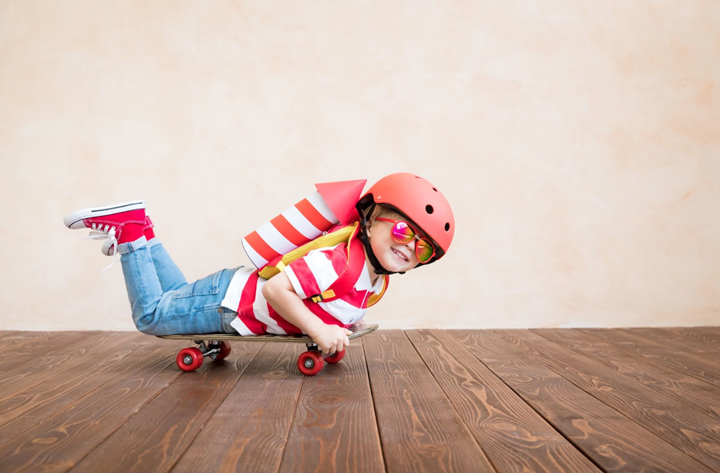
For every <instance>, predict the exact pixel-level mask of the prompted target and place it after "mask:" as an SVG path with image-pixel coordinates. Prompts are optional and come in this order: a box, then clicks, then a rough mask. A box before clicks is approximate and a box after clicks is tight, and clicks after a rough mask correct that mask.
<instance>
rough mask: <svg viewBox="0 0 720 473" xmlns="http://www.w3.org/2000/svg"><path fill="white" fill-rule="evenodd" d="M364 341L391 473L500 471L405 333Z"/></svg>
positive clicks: (386, 333)
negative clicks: (495, 469) (478, 443)
mask: <svg viewBox="0 0 720 473" xmlns="http://www.w3.org/2000/svg"><path fill="white" fill-rule="evenodd" d="M364 342H365V353H366V357H367V364H368V370H369V372H370V380H371V387H372V391H373V397H374V399H375V411H376V415H377V419H378V424H379V430H380V438H381V442H382V447H383V452H384V455H385V465H386V468H387V470H388V471H390V472H402V471H407V472H425V471H426V472H433V473H437V472H445V471H454V472H458V471H467V472H474V473H477V472H491V471H494V470H493V468H492V466H491V465H490V462H489V461H488V460H487V458H486V457H485V455H484V453H483V452H482V450H481V449H480V447H479V446H478V445H477V443H476V442H475V440H474V438H473V436H472V434H471V433H470V431H469V430H468V428H467V427H466V426H465V424H464V423H463V422H462V419H461V418H460V417H459V416H458V414H457V413H456V412H455V410H454V409H453V407H452V404H451V403H450V401H449V400H448V399H447V397H446V396H445V394H444V393H443V391H442V389H441V388H440V386H438V384H437V383H436V382H435V379H434V378H433V377H432V374H430V373H429V372H428V370H427V367H426V366H425V364H424V363H423V361H422V359H421V358H420V356H419V355H418V354H417V352H416V351H415V349H414V348H413V346H412V344H411V343H410V341H409V340H408V339H407V337H406V336H405V335H404V334H403V332H401V331H380V332H375V333H374V334H371V335H368V336H367V337H365V339H364Z"/></svg>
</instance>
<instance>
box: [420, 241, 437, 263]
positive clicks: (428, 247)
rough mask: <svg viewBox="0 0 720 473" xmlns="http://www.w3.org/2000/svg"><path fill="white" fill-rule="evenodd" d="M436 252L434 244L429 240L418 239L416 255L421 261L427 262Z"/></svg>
mask: <svg viewBox="0 0 720 473" xmlns="http://www.w3.org/2000/svg"><path fill="white" fill-rule="evenodd" d="M433 253H435V251H434V249H433V246H432V244H431V243H430V242H429V241H427V240H418V242H417V243H416V244H415V255H416V256H417V259H418V261H420V262H421V263H427V262H428V261H430V259H431V258H432V257H433Z"/></svg>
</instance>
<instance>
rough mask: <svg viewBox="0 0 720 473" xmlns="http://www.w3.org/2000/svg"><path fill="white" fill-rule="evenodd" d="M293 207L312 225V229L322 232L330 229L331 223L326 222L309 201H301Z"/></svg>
mask: <svg viewBox="0 0 720 473" xmlns="http://www.w3.org/2000/svg"><path fill="white" fill-rule="evenodd" d="M295 207H297V209H298V210H299V211H300V213H301V214H303V216H304V217H305V218H306V219H308V221H309V222H310V223H312V225H313V227H315V228H317V229H318V230H320V231H323V230H322V229H328V228H330V227H332V222H330V221H328V219H326V218H325V217H324V216H323V214H322V213H320V211H318V209H316V208H315V207H314V206H313V204H311V203H310V201H309V200H307V199H303V200H301V201H300V202H298V203H297V204H295Z"/></svg>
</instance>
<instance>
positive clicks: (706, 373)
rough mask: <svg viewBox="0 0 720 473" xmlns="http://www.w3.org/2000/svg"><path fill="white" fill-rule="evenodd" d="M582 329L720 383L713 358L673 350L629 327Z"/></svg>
mask: <svg viewBox="0 0 720 473" xmlns="http://www.w3.org/2000/svg"><path fill="white" fill-rule="evenodd" d="M580 330H581V331H583V332H586V333H588V334H590V335H593V336H595V337H597V338H599V339H600V340H603V341H605V342H607V343H610V344H613V345H616V346H618V347H622V348H624V349H626V350H630V352H631V353H634V354H635V355H638V356H642V357H645V358H648V359H650V360H653V361H656V362H658V363H661V364H663V365H665V366H669V367H670V368H672V369H675V370H678V371H680V372H682V373H685V374H688V375H690V376H694V377H695V378H698V379H700V380H703V381H706V382H708V383H711V384H714V385H715V386H720V364H718V363H717V362H715V361H713V360H708V359H707V358H705V357H703V356H700V355H696V354H693V353H687V352H685V351H683V350H679V349H670V348H669V347H667V346H665V345H664V344H663V343H659V342H655V341H653V340H650V339H648V338H645V337H640V336H638V335H637V334H631V333H628V331H627V330H625V329H580Z"/></svg>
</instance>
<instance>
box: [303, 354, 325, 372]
mask: <svg viewBox="0 0 720 473" xmlns="http://www.w3.org/2000/svg"><path fill="white" fill-rule="evenodd" d="M323 364H324V360H323V357H322V355H321V354H320V352H319V351H314V350H313V351H306V352H304V353H302V354H301V355H300V356H299V357H298V361H297V365H298V368H299V369H300V372H301V373H302V374H304V375H306V376H315V375H316V374H318V373H319V372H320V370H321V369H322V367H323Z"/></svg>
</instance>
